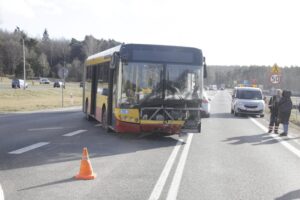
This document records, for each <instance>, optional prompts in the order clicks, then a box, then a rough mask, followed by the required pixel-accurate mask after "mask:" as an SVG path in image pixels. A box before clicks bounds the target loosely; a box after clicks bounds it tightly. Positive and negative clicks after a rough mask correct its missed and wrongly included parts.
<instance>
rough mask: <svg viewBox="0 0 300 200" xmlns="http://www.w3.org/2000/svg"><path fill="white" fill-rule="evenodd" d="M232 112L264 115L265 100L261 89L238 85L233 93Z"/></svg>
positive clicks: (237, 114)
mask: <svg viewBox="0 0 300 200" xmlns="http://www.w3.org/2000/svg"><path fill="white" fill-rule="evenodd" d="M231 113H232V114H234V116H239V115H241V114H243V115H259V116H260V117H264V113H265V101H264V98H263V94H262V91H261V89H259V88H251V87H236V88H235V89H234V91H233V95H232V102H231Z"/></svg>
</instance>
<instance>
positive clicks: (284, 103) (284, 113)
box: [278, 90, 293, 136]
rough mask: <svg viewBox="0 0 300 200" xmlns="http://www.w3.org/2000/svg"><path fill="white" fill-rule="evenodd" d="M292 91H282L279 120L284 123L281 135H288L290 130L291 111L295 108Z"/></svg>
mask: <svg viewBox="0 0 300 200" xmlns="http://www.w3.org/2000/svg"><path fill="white" fill-rule="evenodd" d="M291 95H292V93H291V91H287V90H284V91H283V92H282V98H281V99H280V101H279V104H278V111H279V115H278V117H279V121H280V123H282V124H283V133H281V134H280V136H287V134H288V130H289V120H290V116H291V111H292V108H293V103H292V100H291Z"/></svg>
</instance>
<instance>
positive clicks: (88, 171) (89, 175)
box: [75, 148, 96, 180]
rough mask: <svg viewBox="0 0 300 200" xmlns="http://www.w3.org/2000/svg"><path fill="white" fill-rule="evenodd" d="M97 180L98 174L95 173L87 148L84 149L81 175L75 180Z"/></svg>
mask: <svg viewBox="0 0 300 200" xmlns="http://www.w3.org/2000/svg"><path fill="white" fill-rule="evenodd" d="M95 178H96V174H95V173H94V172H93V168H92V165H91V162H90V160H89V154H88V151H87V148H83V152H82V159H81V164H80V170H79V173H78V174H77V175H76V176H75V179H81V180H91V179H95Z"/></svg>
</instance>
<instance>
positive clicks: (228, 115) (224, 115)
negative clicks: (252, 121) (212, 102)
mask: <svg viewBox="0 0 300 200" xmlns="http://www.w3.org/2000/svg"><path fill="white" fill-rule="evenodd" d="M210 117H211V118H219V119H221V118H223V119H225V118H226V119H230V118H232V119H247V118H248V116H247V115H241V116H234V115H233V114H231V113H211V114H210Z"/></svg>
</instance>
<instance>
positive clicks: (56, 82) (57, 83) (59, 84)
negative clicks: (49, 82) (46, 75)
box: [53, 80, 65, 88]
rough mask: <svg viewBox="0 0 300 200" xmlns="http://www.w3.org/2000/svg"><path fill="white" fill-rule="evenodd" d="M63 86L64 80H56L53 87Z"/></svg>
mask: <svg viewBox="0 0 300 200" xmlns="http://www.w3.org/2000/svg"><path fill="white" fill-rule="evenodd" d="M62 86H64V83H63V82H62V81H58V80H56V81H55V82H54V83H53V87H54V88H56V87H58V88H60V87H62ZM64 88H65V86H64Z"/></svg>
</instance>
